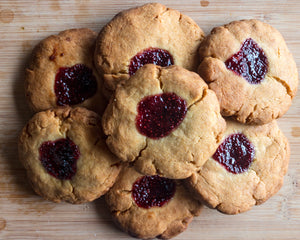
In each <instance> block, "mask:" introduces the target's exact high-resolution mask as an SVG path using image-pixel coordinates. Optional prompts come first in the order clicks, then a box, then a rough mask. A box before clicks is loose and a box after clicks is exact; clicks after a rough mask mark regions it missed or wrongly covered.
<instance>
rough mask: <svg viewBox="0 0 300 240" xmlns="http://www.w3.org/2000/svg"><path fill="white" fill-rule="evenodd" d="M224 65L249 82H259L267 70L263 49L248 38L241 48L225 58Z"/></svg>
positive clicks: (266, 60) (266, 59)
mask: <svg viewBox="0 0 300 240" xmlns="http://www.w3.org/2000/svg"><path fill="white" fill-rule="evenodd" d="M225 65H226V67H227V68H228V69H229V70H231V71H233V72H235V73H236V74H237V75H239V76H241V77H243V78H245V79H246V80H247V81H248V82H249V83H251V84H259V83H260V82H261V81H262V80H263V79H264V77H265V75H266V73H267V71H268V65H269V63H268V58H267V57H266V55H265V53H264V51H263V49H262V48H261V47H259V46H258V44H257V43H256V42H255V41H254V40H253V39H252V38H248V39H246V40H245V42H244V43H243V45H242V47H241V49H240V50H239V51H238V52H237V53H235V54H234V55H233V56H232V57H230V58H229V59H227V60H226V62H225Z"/></svg>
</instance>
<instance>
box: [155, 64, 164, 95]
mask: <svg viewBox="0 0 300 240" xmlns="http://www.w3.org/2000/svg"><path fill="white" fill-rule="evenodd" d="M157 70H158V72H157V77H156V78H157V80H158V81H159V87H160V90H162V91H163V88H164V84H163V82H162V80H161V68H157Z"/></svg>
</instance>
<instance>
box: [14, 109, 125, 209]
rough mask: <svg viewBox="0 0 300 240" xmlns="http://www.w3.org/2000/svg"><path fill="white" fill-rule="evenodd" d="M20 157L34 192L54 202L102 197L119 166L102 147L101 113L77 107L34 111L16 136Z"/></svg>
mask: <svg viewBox="0 0 300 240" xmlns="http://www.w3.org/2000/svg"><path fill="white" fill-rule="evenodd" d="M19 156H20V161H21V162H22V163H23V165H24V167H25V169H26V170H27V176H28V178H29V181H30V183H31V185H32V187H33V189H34V190H35V191H36V193H37V194H39V195H41V196H42V197H44V198H45V199H47V200H51V201H54V202H60V201H66V202H70V203H83V202H89V201H92V200H94V199H96V198H98V197H100V196H101V195H103V194H105V193H106V192H107V191H108V189H109V188H110V187H111V186H112V185H113V183H114V182H115V180H116V177H117V176H118V174H119V172H120V168H121V167H120V164H119V160H118V159H117V158H116V157H115V156H114V155H113V154H112V153H111V152H110V151H109V150H108V148H107V147H106V144H105V140H104V135H103V133H102V129H101V124H100V117H99V116H98V115H97V114H96V113H94V112H92V111H89V110H87V109H85V108H79V107H78V108H71V107H63V108H57V109H54V110H47V111H42V112H39V113H37V114H35V115H34V116H33V118H32V119H31V120H30V121H29V122H28V123H27V124H26V126H25V127H24V128H23V130H22V133H21V135H20V137H19Z"/></svg>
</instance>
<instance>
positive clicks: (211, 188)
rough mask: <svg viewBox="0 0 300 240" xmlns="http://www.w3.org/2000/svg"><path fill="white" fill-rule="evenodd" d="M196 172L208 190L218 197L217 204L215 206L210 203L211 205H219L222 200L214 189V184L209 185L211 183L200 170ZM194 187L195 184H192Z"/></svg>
mask: <svg viewBox="0 0 300 240" xmlns="http://www.w3.org/2000/svg"><path fill="white" fill-rule="evenodd" d="M204 166H205V165H204ZM198 174H199V175H200V176H201V178H202V179H203V181H204V182H205V183H206V184H207V185H208V186H209V188H210V190H211V191H212V192H213V193H214V195H215V196H216V197H217V198H218V204H217V205H216V206H215V207H214V206H212V205H211V206H212V207H214V208H217V206H219V205H220V204H222V200H221V198H220V196H219V195H218V194H217V193H216V192H215V191H214V186H213V185H211V184H210V183H209V182H208V181H207V180H206V178H205V177H204V176H203V175H202V174H201V170H200V171H198ZM194 185H196V184H194ZM194 187H195V186H194ZM209 205H210V204H209Z"/></svg>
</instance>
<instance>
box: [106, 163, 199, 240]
mask: <svg viewBox="0 0 300 240" xmlns="http://www.w3.org/2000/svg"><path fill="white" fill-rule="evenodd" d="M105 197H106V202H107V204H108V206H109V209H110V211H111V213H112V216H113V218H114V220H115V222H116V223H117V225H118V226H120V227H121V228H122V229H123V230H124V231H125V232H128V233H129V234H131V235H133V236H135V237H138V238H142V239H152V238H155V237H159V238H163V239H168V238H171V237H174V236H176V235H177V234H179V233H181V232H183V231H184V230H185V229H186V228H187V226H188V224H189V223H190V222H191V221H192V219H193V217H194V216H198V215H199V214H200V211H201V208H202V205H201V203H200V201H197V200H195V199H194V198H193V196H192V195H191V193H190V192H189V191H188V190H187V189H186V188H185V186H184V185H183V182H182V180H173V179H168V178H165V177H161V176H158V175H142V174H140V173H138V172H137V171H136V170H135V169H134V168H133V167H128V168H124V169H123V170H122V171H121V173H120V175H119V177H118V180H117V181H116V183H115V184H114V186H113V187H112V188H111V189H110V191H109V192H108V193H107V194H106V195H105Z"/></svg>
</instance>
